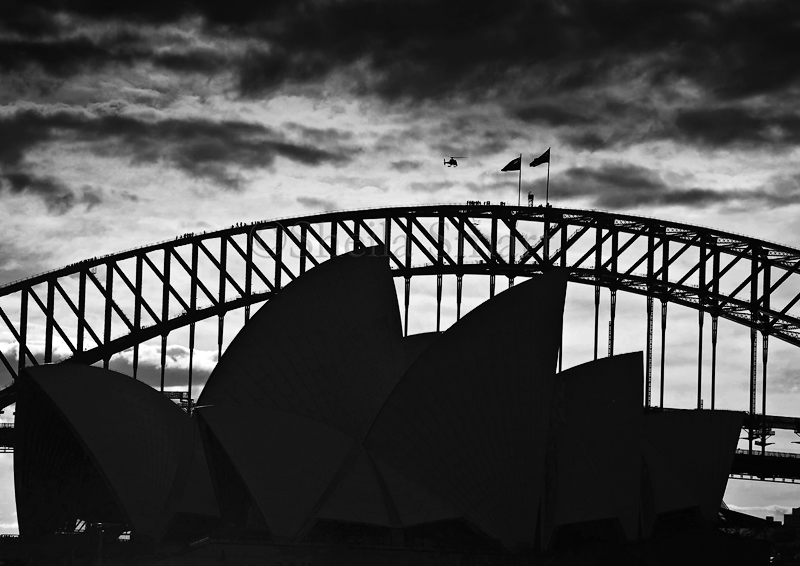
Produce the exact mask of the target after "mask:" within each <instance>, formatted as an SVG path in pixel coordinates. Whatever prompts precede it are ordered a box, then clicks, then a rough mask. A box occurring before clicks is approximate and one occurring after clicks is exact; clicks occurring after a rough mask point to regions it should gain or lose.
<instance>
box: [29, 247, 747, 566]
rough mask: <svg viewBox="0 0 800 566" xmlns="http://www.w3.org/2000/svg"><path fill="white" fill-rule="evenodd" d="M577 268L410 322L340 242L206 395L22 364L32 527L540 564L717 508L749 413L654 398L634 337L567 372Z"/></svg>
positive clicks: (239, 346) (382, 275)
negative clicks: (407, 326)
mask: <svg viewBox="0 0 800 566" xmlns="http://www.w3.org/2000/svg"><path fill="white" fill-rule="evenodd" d="M566 287H567V274H566V273H565V272H563V271H559V270H554V271H552V272H549V273H546V274H544V275H538V276H534V277H532V278H531V279H530V280H528V281H526V282H524V283H522V284H518V285H516V286H514V287H512V288H510V289H508V290H506V291H504V292H502V293H500V294H499V295H498V296H496V297H494V298H493V299H491V300H489V301H488V302H486V303H484V304H482V305H480V306H479V307H477V308H475V309H474V310H473V311H471V312H470V313H469V314H467V315H466V316H465V317H463V318H462V319H461V320H460V321H458V322H457V323H456V324H454V325H453V326H452V327H451V328H449V329H448V330H447V331H446V332H443V333H429V334H419V335H413V336H405V337H404V336H403V334H402V331H401V323H400V315H399V308H398V304H397V297H396V292H395V288H394V285H393V282H392V277H391V273H390V270H389V264H388V260H387V258H386V257H382V256H381V255H380V253H379V252H378V251H377V250H376V249H372V248H369V249H366V250H362V251H360V252H354V253H351V254H346V255H343V256H340V257H337V258H334V259H332V260H329V261H327V262H325V263H323V264H321V265H320V266H318V267H315V268H314V269H313V270H311V271H309V272H308V273H306V274H305V275H303V276H302V277H300V278H299V279H297V280H296V281H294V282H292V283H291V284H289V285H288V286H287V287H286V288H284V289H283V290H282V291H281V292H280V293H279V294H277V295H276V296H275V297H274V298H272V299H271V300H270V301H269V302H267V303H266V304H265V305H264V306H263V307H262V308H261V309H260V310H259V311H258V312H257V314H256V315H255V316H254V317H253V318H252V319H251V320H250V322H249V323H248V324H247V325H246V326H245V327H244V328H243V329H242V331H241V332H240V333H239V335H238V336H236V338H235V339H234V340H233V342H232V343H231V345H230V346H229V348H228V349H227V350H226V352H225V353H224V355H223V356H222V358H221V359H220V360H219V363H218V365H217V366H216V368H215V370H214V371H213V373H212V374H211V376H210V378H209V380H208V382H207V384H206V385H205V387H204V389H203V391H202V394H201V395H200V397H199V399H198V400H197V403H196V406H195V407H194V410H193V411H192V412H191V415H189V414H187V412H186V411H184V410H182V409H181V408H180V407H179V406H177V405H175V404H174V403H173V402H172V401H170V400H169V399H167V398H166V397H165V396H163V395H162V394H161V393H159V392H158V391H156V390H154V389H152V388H151V387H149V386H148V385H146V384H144V383H142V382H138V381H135V380H133V379H131V378H129V377H126V376H123V375H121V374H118V373H115V372H111V371H108V370H103V369H100V368H97V367H86V366H80V365H77V364H68V363H62V364H57V365H47V366H39V367H36V368H30V369H28V370H27V371H26V372H25V374H24V375H22V376H21V377H20V378H19V380H18V386H19V397H18V402H17V408H16V430H17V439H16V452H15V463H14V465H15V484H16V499H17V511H18V520H19V529H20V536H21V538H23V539H28V540H45V539H48V537H49V539H52V538H53V537H58V536H67V535H65V534H64V533H73V532H75V531H76V530H80V529H81V528H83V526H86V525H89V526H90V527H93V528H95V529H99V530H100V531H102V533H103V537H104V538H105V540H112V539H113V540H116V539H117V538H118V537H119V536H120V535H123V538H124V537H127V536H128V535H127V533H130V539H131V540H130V542H129V543H128V544H129V545H130V546H136V545H137V544H138V545H139V546H140V547H142V548H150V549H152V548H168V547H169V548H173V549H177V550H175V552H176V554H175V555H174V556H173V557H172V558H171V559H170V560H171V561H169V562H164V563H169V564H205V563H209V564H212V563H213V564H226V563H229V564H240V563H241V564H244V563H260V562H257V561H258V560H267V561H268V562H269V563H275V564H282V563H285V564H289V563H292V564H347V563H386V564H403V563H426V562H424V561H422V558H420V557H422V556H427V555H429V553H431V552H436V553H439V554H438V556H439V558H440V562H437V563H442V564H445V563H446V564H460V563H470V564H472V563H486V564H529V563H537V562H536V561H537V560H539V558H540V557H541V556H545V555H553V556H555V555H557V553H558V552H565V551H567V550H568V549H571V548H575V547H580V546H581V545H584V546H585V545H592V544H594V545H606V546H608V545H612V546H613V547H614V548H617V549H630V548H646V547H647V546H648V544H651V542H652V541H657V540H660V539H661V538H663V537H667V536H674V535H675V533H676V532H679V531H681V530H685V529H688V528H689V526H695V527H697V526H702V525H713V523H714V522H715V521H716V520H717V517H718V512H719V508H720V504H721V500H722V496H723V493H724V491H725V487H726V482H727V478H728V473H729V470H730V465H731V462H732V458H733V454H734V449H735V447H736V443H737V440H738V436H739V431H740V427H741V419H742V416H741V415H740V414H737V413H726V412H720V411H715V412H711V411H675V412H660V413H647V414H646V413H645V412H644V411H643V407H642V398H643V367H642V366H643V361H642V356H641V354H640V353H631V354H624V355H619V356H614V357H610V358H605V359H601V360H597V361H595V362H591V363H587V364H584V365H580V366H577V367H574V368H571V369H568V370H566V371H563V372H561V373H558V372H557V371H556V361H557V355H558V348H559V343H560V336H561V333H562V315H563V309H564V299H565V293H566ZM687 438H692V441H691V442H687V441H686V439H687ZM59 533H61V534H59ZM72 536H74V535H72ZM170 545H171V546H170ZM426 553H428V554H426ZM548 553H550V554H548ZM553 553H556V554H553ZM464 557H470V558H469V560H467V559H466V558H464ZM479 558H480V559H479ZM248 560H250V561H249V562H248ZM253 560H255V561H256V562H253ZM465 560H466V561H465Z"/></svg>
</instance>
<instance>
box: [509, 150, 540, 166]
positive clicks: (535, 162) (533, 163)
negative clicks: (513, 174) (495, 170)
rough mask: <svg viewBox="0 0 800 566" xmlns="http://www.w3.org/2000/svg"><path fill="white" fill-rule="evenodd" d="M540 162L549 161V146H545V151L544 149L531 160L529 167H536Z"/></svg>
mask: <svg viewBox="0 0 800 566" xmlns="http://www.w3.org/2000/svg"><path fill="white" fill-rule="evenodd" d="M542 163H550V148H549V147H548V148H547V151H545V152H544V153H543V154H541V155H540V156H539V157H537V158H536V159H534V160H533V161H531V167H538V166H539V165H541V164H542ZM506 167H508V166H506Z"/></svg>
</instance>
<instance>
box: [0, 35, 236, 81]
mask: <svg viewBox="0 0 800 566" xmlns="http://www.w3.org/2000/svg"><path fill="white" fill-rule="evenodd" d="M173 39H174V41H173V43H174V45H171V46H169V48H168V49H164V48H159V49H156V48H154V46H153V45H152V43H151V40H150V38H149V37H148V35H147V33H146V32H144V31H143V32H141V33H132V32H126V33H113V34H110V35H100V36H98V37H87V36H77V37H67V38H61V37H58V36H56V37H52V38H45V39H42V38H35V39H27V38H6V39H0V71H3V72H6V73H8V72H24V71H26V70H28V69H29V68H30V67H36V68H39V69H41V70H42V71H44V72H45V73H46V74H47V75H50V76H52V77H56V78H68V77H71V76H74V75H79V74H83V73H88V72H93V71H98V70H100V69H102V68H104V67H106V66H108V65H122V66H127V67H130V66H133V65H135V64H150V65H152V66H154V67H156V68H161V69H164V70H168V71H173V72H175V73H194V74H200V75H206V76H210V75H214V74H218V73H221V72H225V71H227V69H228V64H229V56H228V55H227V54H226V53H223V52H221V51H218V50H214V49H211V48H207V47H206V48H196V47H191V46H187V45H184V44H183V43H184V42H183V41H181V40H179V39H175V38H173Z"/></svg>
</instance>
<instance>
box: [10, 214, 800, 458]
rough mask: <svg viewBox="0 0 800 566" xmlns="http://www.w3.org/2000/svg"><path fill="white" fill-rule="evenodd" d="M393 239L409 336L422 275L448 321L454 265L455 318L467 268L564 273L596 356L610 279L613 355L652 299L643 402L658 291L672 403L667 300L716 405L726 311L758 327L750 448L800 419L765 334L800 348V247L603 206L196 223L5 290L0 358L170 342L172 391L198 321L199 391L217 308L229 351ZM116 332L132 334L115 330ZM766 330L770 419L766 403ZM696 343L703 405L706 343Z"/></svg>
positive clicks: (96, 357)
mask: <svg viewBox="0 0 800 566" xmlns="http://www.w3.org/2000/svg"><path fill="white" fill-rule="evenodd" d="M386 244H388V246H387V253H388V256H389V261H390V264H391V267H392V270H393V273H394V275H395V276H396V277H402V278H404V280H405V300H404V303H403V307H404V313H403V316H404V325H405V329H406V332H407V330H408V311H409V298H410V283H411V279H412V278H413V277H414V276H417V275H435V276H437V330H438V329H439V328H440V322H441V303H442V277H443V276H444V275H455V276H456V279H457V286H456V302H457V318H459V317H460V315H461V299H462V278H463V277H464V276H465V275H471V274H483V275H488V276H489V285H490V292H489V294H490V296H491V295H493V294H494V291H495V280H496V278H497V277H506V278H508V279H509V284H513V280H514V278H515V277H520V276H526V277H527V276H531V275H534V274H537V273H541V272H543V271H545V270H547V269H551V268H554V267H563V268H567V269H569V270H570V280H571V281H573V282H576V283H582V284H587V285H592V286H594V287H595V319H594V321H595V341H594V351H595V357H597V355H598V343H599V324H598V307H599V298H600V288H601V287H605V288H607V289H609V290H610V295H611V309H610V321H609V331H608V352H609V354H612V353H613V349H614V317H615V308H616V293H617V291H619V290H622V291H626V292H629V293H634V294H638V295H643V296H645V297H647V322H648V325H647V350H646V360H647V363H646V368H645V374H646V385H645V405H646V406H648V407H649V406H651V404H652V400H651V392H652V381H653V377H654V375H653V373H654V372H653V342H654V338H653V334H654V310H655V309H654V302H655V301H658V302H659V303H660V313H661V340H662V350H661V351H662V355H661V371H660V378H661V388H660V390H659V391H660V392H661V399H660V406H661V407H663V391H664V387H663V380H664V358H663V343H664V336H665V332H666V320H667V305H668V304H669V303H673V304H678V305H683V306H685V307H689V308H692V309H694V310H696V311H697V312H698V325H699V328H700V333H701V336H702V327H703V323H704V317H705V315H706V314H708V315H709V316H710V318H711V324H712V340H711V348H712V369H711V384H712V387H711V389H712V399H711V408H712V409H713V408H714V391H715V387H716V384H715V380H716V375H715V368H716V341H717V321H718V319H719V318H724V319H728V320H731V321H733V322H735V323H737V324H740V325H743V326H746V327H748V328H749V329H750V405H749V421H748V422H749V424H748V429H749V431H750V442H751V448H752V443H753V440H754V439H756V438H757V437H758V436H759V435H760V441H757V442H756V444H759V443H760V444H761V446H762V451H763V450H764V446H765V445H766V437H767V435H768V434H769V430H768V429H769V428H770V427H776V428H778V427H779V428H790V429H794V430H798V424H800V418H795V417H777V416H770V415H767V413H766V398H767V395H766V383H767V379H766V377H767V356H768V339H769V337H770V336H773V337H775V338H777V339H780V340H783V341H785V342H788V343H790V344H793V345H795V346H800V305H798V303H799V302H800V250H796V249H793V248H789V247H787V246H782V245H779V244H774V243H770V242H765V241H762V240H757V239H755V238H748V237H746V236H740V235H736V234H732V233H727V232H722V231H719V230H714V229H710V228H703V227H698V226H691V225H687V224H680V223H676V222H667V221H663V220H657V219H652V218H646V217H639V216H628V215H622V214H614V213H608V212H601V211H588V210H575V209H560V208H550V207H541V206H539V207H513V206H492V205H488V204H487V205H483V204H480V203H472V204H468V205H453V204H450V205H432V206H418V207H402V208H379V209H365V210H354V211H344V212H331V213H324V214H317V215H313V216H307V217H297V218H288V219H281V220H271V221H264V222H255V223H250V224H237V225H235V226H232V227H229V228H226V229H223V230H217V231H214V232H208V233H191V234H185V235H182V236H179V237H177V238H175V239H173V240H169V241H165V242H161V243H158V244H154V245H150V246H145V247H141V248H137V249H132V250H128V251H124V252H121V253H116V254H112V255H107V256H103V257H96V258H92V259H88V260H85V261H81V262H79V263H76V264H72V265H68V266H66V267H62V268H60V269H56V270H53V271H50V272H48V273H44V274H41V275H37V276H35V277H30V278H27V279H24V280H21V281H16V282H13V283H11V284H8V285H5V286H4V287H2V288H0V319H2V325H5V330H7V331H8V333H10V334H11V336H13V340H14V341H16V343H17V346H18V349H17V350H16V351H17V355H16V359H14V357H8V356H6V355H5V354H3V353H2V352H0V361H2V364H3V365H4V366H5V369H6V370H7V371H8V372H9V374H10V375H11V377H12V379H13V378H15V377H16V375H17V374H18V372H19V371H21V369H22V368H24V367H25V366H26V365H37V364H39V363H40V362H44V363H49V362H53V361H59V360H56V359H54V357H56V356H55V354H54V352H55V349H54V340H55V341H58V340H60V341H61V345H62V349H66V350H68V351H69V355H68V356H67V358H66V359H69V360H73V361H78V362H83V363H96V362H100V361H102V362H103V363H104V365H105V366H106V367H107V366H108V363H109V360H110V358H111V356H112V355H113V354H115V353H118V352H122V351H125V350H128V349H133V372H134V374H135V373H136V371H137V367H138V350H139V344H141V343H143V342H145V341H147V340H150V339H153V338H159V337H160V338H161V343H162V348H161V362H162V363H161V371H162V374H161V375H162V389H163V376H164V367H165V361H166V360H165V356H166V341H167V336H168V334H169V333H170V332H172V331H173V330H176V329H178V328H182V327H186V326H188V327H189V342H190V343H189V356H190V364H189V384H190V387H191V379H192V362H191V356H192V352H193V350H194V336H195V328H194V327H195V323H197V322H198V321H200V320H203V319H206V318H209V317H214V316H216V317H218V318H219V327H218V328H219V333H218V344H219V349H220V352H221V348H222V337H223V332H224V315H225V313H227V312H228V311H231V310H234V309H240V308H244V311H245V320H247V319H248V318H249V316H250V307H251V305H254V304H257V303H259V302H262V301H266V300H268V299H269V298H270V297H271V296H272V294H273V293H275V292H277V291H278V290H280V289H281V287H282V286H283V285H285V284H286V283H287V282H289V281H291V280H293V279H295V278H297V277H298V276H299V275H301V274H302V273H303V272H305V271H306V270H307V269H309V268H311V267H313V266H315V265H318V264H319V263H320V262H321V261H324V260H325V259H328V258H330V257H332V256H335V255H338V254H340V253H343V252H344V251H348V250H351V249H353V248H354V247H358V246H372V245H386ZM145 279H148V280H150V282H151V284H150V285H149V292H146V289H145V286H143V282H144V281H145ZM179 280H180V281H179ZM153 289H155V291H153ZM92 295H93V296H94V297H95V298H92ZM123 295H126V296H127V301H126V300H123V298H122V296H123ZM64 313H66V314H64ZM32 316H36V317H38V319H43V324H40V325H39V326H40V327H41V326H43V334H44V336H43V337H41V336H40V337H39V338H38V339H35V338H32V336H31V333H30V330H31V328H30V326H31V324H30V321H31V320H32V318H31V317H32ZM67 319H70V321H71V320H72V319H74V325H68V324H67ZM2 325H0V328H2ZM73 326H74V327H73ZM113 328H117V329H120V328H121V329H122V332H121V333H117V332H112V329H113ZM759 333H760V334H761V337H762V339H761V349H762V365H763V369H762V407H761V411H760V416H759V411H758V408H757V407H756V392H757V385H758V383H757V376H758V363H757V361H758V355H757V354H758V342H759V341H758V339H757V335H758V334H759ZM42 338H43V340H42ZM42 342H43V347H42ZM34 344H36V346H34ZM37 348H38V350H37ZM699 348H700V352H699V355H698V360H699V361H698V408H699V407H700V403H701V400H700V386H701V384H702V379H703V376H702V357H703V356H702V340H699ZM34 350H36V351H35V352H34ZM13 399H14V387H13V383H12V385H11V386H10V387H8V388H7V389H6V390H5V391H2V392H0V404H2V405H4V406H7V405H8V404H10V403H12V402H13Z"/></svg>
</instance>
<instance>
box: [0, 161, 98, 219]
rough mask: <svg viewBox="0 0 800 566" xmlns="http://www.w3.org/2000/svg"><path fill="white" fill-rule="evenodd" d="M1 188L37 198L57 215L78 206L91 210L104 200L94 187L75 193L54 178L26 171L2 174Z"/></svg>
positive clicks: (0, 173) (84, 188)
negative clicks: (84, 206)
mask: <svg viewBox="0 0 800 566" xmlns="http://www.w3.org/2000/svg"><path fill="white" fill-rule="evenodd" d="M0 188H2V190H3V191H7V192H9V193H11V194H26V195H31V196H34V197H37V198H39V199H41V200H42V201H43V202H44V203H45V205H46V206H47V209H48V210H49V211H50V212H52V213H56V214H63V213H65V212H67V211H69V210H70V209H72V208H73V207H74V206H76V205H78V204H85V205H87V207H88V208H91V207H93V206H94V205H96V204H99V203H100V202H102V200H103V199H102V195H101V192H100V191H98V190H97V189H94V188H92V187H83V188H81V189H80V190H77V191H75V190H73V189H71V188H69V187H68V186H66V185H65V184H63V183H62V182H60V181H59V180H58V179H54V178H53V177H46V176H37V175H32V174H30V173H27V172H24V171H16V172H0Z"/></svg>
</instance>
